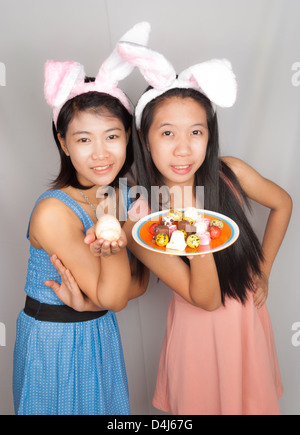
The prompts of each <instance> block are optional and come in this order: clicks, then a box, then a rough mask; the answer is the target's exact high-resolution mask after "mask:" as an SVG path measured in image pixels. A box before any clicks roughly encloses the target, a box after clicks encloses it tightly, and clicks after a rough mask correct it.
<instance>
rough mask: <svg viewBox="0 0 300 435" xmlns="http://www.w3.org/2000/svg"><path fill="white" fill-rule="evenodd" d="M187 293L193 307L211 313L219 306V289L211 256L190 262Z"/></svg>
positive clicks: (199, 257) (195, 258)
mask: <svg viewBox="0 0 300 435" xmlns="http://www.w3.org/2000/svg"><path fill="white" fill-rule="evenodd" d="M189 292H190V297H191V300H192V301H193V303H194V305H197V306H198V307H201V308H203V309H204V310H207V311H213V310H215V309H217V308H219V306H220V305H221V289H220V283H219V277H218V271H217V268H216V264H215V260H214V257H213V254H206V255H204V256H196V257H194V258H193V259H192V260H191V261H190V285H189Z"/></svg>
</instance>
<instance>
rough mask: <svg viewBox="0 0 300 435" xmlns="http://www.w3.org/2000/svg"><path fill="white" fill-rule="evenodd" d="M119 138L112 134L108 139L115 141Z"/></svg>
mask: <svg viewBox="0 0 300 435" xmlns="http://www.w3.org/2000/svg"><path fill="white" fill-rule="evenodd" d="M117 138H118V136H117V135H116V134H110V135H109V136H108V138H107V139H109V140H114V139H117Z"/></svg>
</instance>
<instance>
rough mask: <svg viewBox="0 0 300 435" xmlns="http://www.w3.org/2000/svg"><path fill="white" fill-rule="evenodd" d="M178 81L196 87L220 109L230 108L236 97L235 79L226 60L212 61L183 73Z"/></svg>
mask: <svg viewBox="0 0 300 435" xmlns="http://www.w3.org/2000/svg"><path fill="white" fill-rule="evenodd" d="M178 79H179V80H183V81H187V80H188V81H190V82H191V83H192V84H193V85H195V84H196V85H198V86H199V87H200V89H201V90H202V91H203V93H204V94H205V95H206V96H207V97H208V98H209V99H210V100H211V101H212V102H213V103H215V104H217V105H218V106H220V107H231V106H233V104H234V103H235V100H236V95H237V82H236V77H235V75H234V73H233V71H232V67H231V63H230V62H229V61H228V60H227V59H222V60H220V59H212V60H210V61H208V62H203V63H200V64H198V65H194V66H192V67H190V68H188V69H186V70H185V71H183V72H182V73H181V74H180V75H179V77H178Z"/></svg>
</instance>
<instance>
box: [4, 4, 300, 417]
mask: <svg viewBox="0 0 300 435" xmlns="http://www.w3.org/2000/svg"><path fill="white" fill-rule="evenodd" d="M299 16H300V3H299V1H298V0H251V1H250V0H185V1H184V2H182V1H181V0H163V1H161V0H151V1H145V0H84V1H83V0H27V1H26V2H25V1H23V0H0V35H1V36H0V75H1V77H0V150H1V155H0V223H1V225H0V414H12V413H13V405H12V392H11V375H12V354H13V346H14V340H15V320H16V317H17V315H18V312H19V310H20V309H21V308H22V307H23V303H24V291H23V288H24V282H25V276H26V267H27V259H28V242H27V240H26V238H25V234H26V229H27V222H28V218H29V215H30V212H31V209H32V206H33V204H34V202H35V200H36V198H37V196H38V195H39V194H40V193H42V192H43V191H44V190H45V189H46V188H47V184H48V182H49V180H50V179H51V178H52V177H53V176H54V175H55V174H56V173H57V170H58V162H59V160H58V156H57V152H56V149H55V145H54V142H53V140H52V136H51V130H50V122H51V113H50V110H49V107H48V106H47V104H46V102H45V101H44V97H43V66H44V63H45V61H46V60H47V59H55V60H77V61H79V62H80V63H82V64H84V65H85V67H86V72H87V73H88V74H90V75H94V74H95V73H96V72H97V71H98V68H99V66H100V63H101V62H102V61H103V60H104V59H105V57H106V56H107V55H108V54H110V52H111V50H112V48H113V46H114V44H115V43H116V41H117V40H118V38H119V37H120V36H121V35H122V34H123V33H124V32H125V31H126V30H128V29H129V28H130V27H131V26H132V25H133V24H135V23H137V22H139V21H144V20H146V21H149V22H150V23H151V25H152V35H151V39H150V46H151V47H152V48H154V49H157V50H160V51H161V52H162V53H164V54H165V55H166V56H167V57H168V58H169V60H170V61H171V62H172V63H173V64H174V66H175V67H176V68H177V70H178V72H180V71H181V70H183V69H184V68H186V67H188V66H190V65H192V64H195V63H197V62H199V61H204V60H208V59H211V58H212V57H227V58H229V59H230V60H231V62H232V64H233V67H234V70H235V72H236V74H237V78H238V83H239V94H238V100H237V103H236V105H235V106H234V108H232V109H230V110H224V111H219V118H220V127H221V128H220V130H221V145H222V154H224V155H234V156H236V157H239V158H242V159H244V160H246V161H247V162H248V163H249V164H251V165H252V166H254V167H255V168H256V169H257V170H258V171H260V172H261V173H263V174H264V175H265V176H266V177H267V178H270V179H272V180H273V181H275V182H277V183H278V184H280V185H281V186H282V187H283V188H285V189H286V190H287V191H288V192H289V193H290V194H291V196H292V197H293V199H294V214H293V218H292V221H291V224H290V228H289V231H288V234H287V236H286V238H285V240H284V243H283V245H282V248H281V250H280V253H279V255H278V257H277V259H276V263H275V265H274V270H273V273H272V276H271V279H270V295H269V299H268V308H269V311H270V314H271V318H272V322H273V327H274V332H275V337H276V342H277V350H278V356H279V362H280V367H281V373H282V378H283V382H284V387H285V393H284V396H283V398H282V399H281V408H282V413H283V414H300V375H299V374H298V373H299V366H300V364H299V363H300V347H298V345H299V344H300V337H298V336H297V335H294V334H296V333H297V330H296V328H297V327H300V325H297V322H300V310H299V307H300V295H299V291H298V289H299V265H298V263H299V257H300V248H299V246H300V243H299V242H300V240H299V221H300V210H299V196H300V195H299V184H300V183H299V163H300V158H299V157H300V145H299V144H300V124H299V119H300V74H299V75H297V74H296V73H297V71H296V70H295V71H293V70H292V67H293V65H294V67H295V68H296V67H297V64H296V62H300V32H299ZM4 72H6V76H5V77H4ZM293 75H294V76H293ZM292 78H293V79H292ZM4 84H5V86H4ZM144 87H145V83H144V82H143V80H142V79H141V77H140V75H139V73H138V72H135V73H134V74H133V75H132V76H131V77H130V78H128V79H126V80H125V81H124V83H123V88H124V89H125V91H127V92H128V93H129V94H130V95H131V96H132V99H133V101H134V102H135V101H136V99H137V97H138V95H139V94H140V93H141V92H142V90H143V89H144ZM254 211H255V215H254V217H253V218H252V221H253V225H254V226H255V228H256V230H257V232H258V234H260V235H261V234H262V231H263V225H264V223H265V217H266V214H265V211H264V210H262V209H261V208H260V207H255V210H254ZM170 296H171V292H170V290H168V289H166V288H165V287H164V286H163V285H162V284H157V283H156V279H155V277H153V276H152V277H151V283H150V285H149V289H148V292H147V293H146V294H145V295H144V296H143V297H142V298H140V299H139V300H136V301H132V302H130V304H129V306H128V307H127V308H126V310H125V311H124V312H122V313H120V314H119V315H118V318H119V323H120V329H121V333H122V338H123V344H124V352H125V357H126V363H127V371H128V377H129V386H130V394H131V405H132V411H133V413H134V414H155V413H158V411H156V410H155V409H154V408H153V407H152V405H151V398H152V394H153V390H154V383H155V375H156V370H157V364H158V358H159V353H160V347H161V344H162V340H163V335H164V328H165V323H166V314H167V308H168V302H169V299H170ZM293 325H294V328H295V330H294V331H292V327H293ZM299 329H300V328H299ZM4 335H5V336H4ZM293 335H294V340H293V341H292V337H293Z"/></svg>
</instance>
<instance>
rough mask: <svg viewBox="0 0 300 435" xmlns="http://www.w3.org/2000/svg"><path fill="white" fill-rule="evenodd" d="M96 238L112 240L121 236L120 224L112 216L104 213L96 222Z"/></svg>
mask: <svg viewBox="0 0 300 435" xmlns="http://www.w3.org/2000/svg"><path fill="white" fill-rule="evenodd" d="M95 232H96V237H97V239H104V240H108V241H109V242H112V241H114V240H119V238H120V236H121V225H120V222H119V221H118V219H116V218H115V217H114V216H111V215H108V214H105V215H103V216H101V218H100V219H99V220H98V222H97V223H96V227H95Z"/></svg>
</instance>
